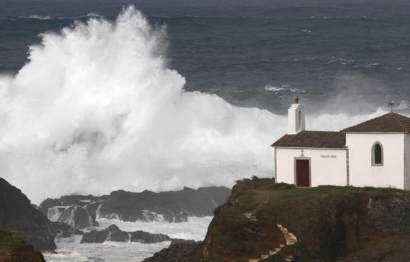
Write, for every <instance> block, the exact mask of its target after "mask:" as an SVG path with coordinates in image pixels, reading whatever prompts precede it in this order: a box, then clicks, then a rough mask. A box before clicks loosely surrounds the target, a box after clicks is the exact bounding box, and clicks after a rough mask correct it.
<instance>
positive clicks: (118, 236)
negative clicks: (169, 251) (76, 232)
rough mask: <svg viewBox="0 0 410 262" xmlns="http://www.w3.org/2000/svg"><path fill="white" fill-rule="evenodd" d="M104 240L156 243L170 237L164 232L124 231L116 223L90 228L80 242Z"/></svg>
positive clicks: (169, 239) (99, 241)
mask: <svg viewBox="0 0 410 262" xmlns="http://www.w3.org/2000/svg"><path fill="white" fill-rule="evenodd" d="M105 241H113V242H140V243H158V242H163V241H171V238H170V237H169V236H167V235H164V234H151V233H147V232H144V231H135V232H124V231H121V230H120V229H119V228H118V227H117V226H116V225H111V226H109V227H108V228H106V229H104V230H91V231H90V232H87V233H85V234H84V236H83V238H82V239H81V243H103V242H105Z"/></svg>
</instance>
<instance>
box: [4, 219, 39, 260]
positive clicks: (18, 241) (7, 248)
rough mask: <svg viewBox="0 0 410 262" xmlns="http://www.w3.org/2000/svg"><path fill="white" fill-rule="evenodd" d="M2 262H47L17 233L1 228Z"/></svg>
mask: <svg viewBox="0 0 410 262" xmlns="http://www.w3.org/2000/svg"><path fill="white" fill-rule="evenodd" d="M0 261H4V262H7V261H30V262H45V259H44V257H43V255H42V254H41V253H40V252H39V251H37V250H34V249H33V247H32V246H31V245H29V244H27V243H25V242H24V240H23V239H22V238H21V237H20V236H18V235H17V234H16V233H13V232H11V231H10V230H8V229H6V228H3V227H0Z"/></svg>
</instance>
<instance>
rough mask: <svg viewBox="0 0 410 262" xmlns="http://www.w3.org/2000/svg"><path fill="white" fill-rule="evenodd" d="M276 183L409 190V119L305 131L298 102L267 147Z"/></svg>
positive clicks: (386, 117)
mask: <svg viewBox="0 0 410 262" xmlns="http://www.w3.org/2000/svg"><path fill="white" fill-rule="evenodd" d="M272 147H274V150H275V176H276V182H277V183H280V182H284V183H288V184H295V185H296V186H297V187H315V186H319V185H336V186H346V185H348V186H349V185H351V186H358V187H363V186H372V187H393V188H400V189H406V190H410V118H408V117H406V116H403V115H400V114H397V113H393V112H391V113H387V114H385V115H382V116H380V117H376V118H373V119H370V120H368V121H365V122H362V123H360V124H358V125H355V126H351V127H348V128H345V129H343V130H341V131H339V132H332V131H307V130H305V113H304V109H303V106H302V105H301V104H299V101H298V99H295V103H294V104H292V105H291V107H290V108H289V110H288V133H287V134H286V135H284V136H283V137H281V138H280V139H279V140H277V141H276V142H274V143H273V144H272Z"/></svg>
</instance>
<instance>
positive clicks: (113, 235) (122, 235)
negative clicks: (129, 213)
mask: <svg viewBox="0 0 410 262" xmlns="http://www.w3.org/2000/svg"><path fill="white" fill-rule="evenodd" d="M105 230H106V231H108V232H110V234H109V236H108V241H114V242H128V241H129V240H130V235H129V234H128V233H127V232H123V231H121V230H120V229H119V228H118V227H117V226H116V225H111V226H109V227H108V228H107V229H105Z"/></svg>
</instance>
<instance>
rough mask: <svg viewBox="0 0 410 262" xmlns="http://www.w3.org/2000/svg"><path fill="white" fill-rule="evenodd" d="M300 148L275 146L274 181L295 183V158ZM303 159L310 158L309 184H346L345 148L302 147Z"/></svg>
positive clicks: (299, 157) (299, 153)
mask: <svg viewBox="0 0 410 262" xmlns="http://www.w3.org/2000/svg"><path fill="white" fill-rule="evenodd" d="M301 150H302V149H289V148H276V165H277V166H276V174H275V177H276V182H277V183H281V182H283V183H288V184H295V158H298V159H303V157H301ZM303 155H304V157H305V159H307V158H310V172H311V186H312V187H315V186H319V185H336V186H346V183H347V177H346V174H347V170H346V150H345V149H303Z"/></svg>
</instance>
